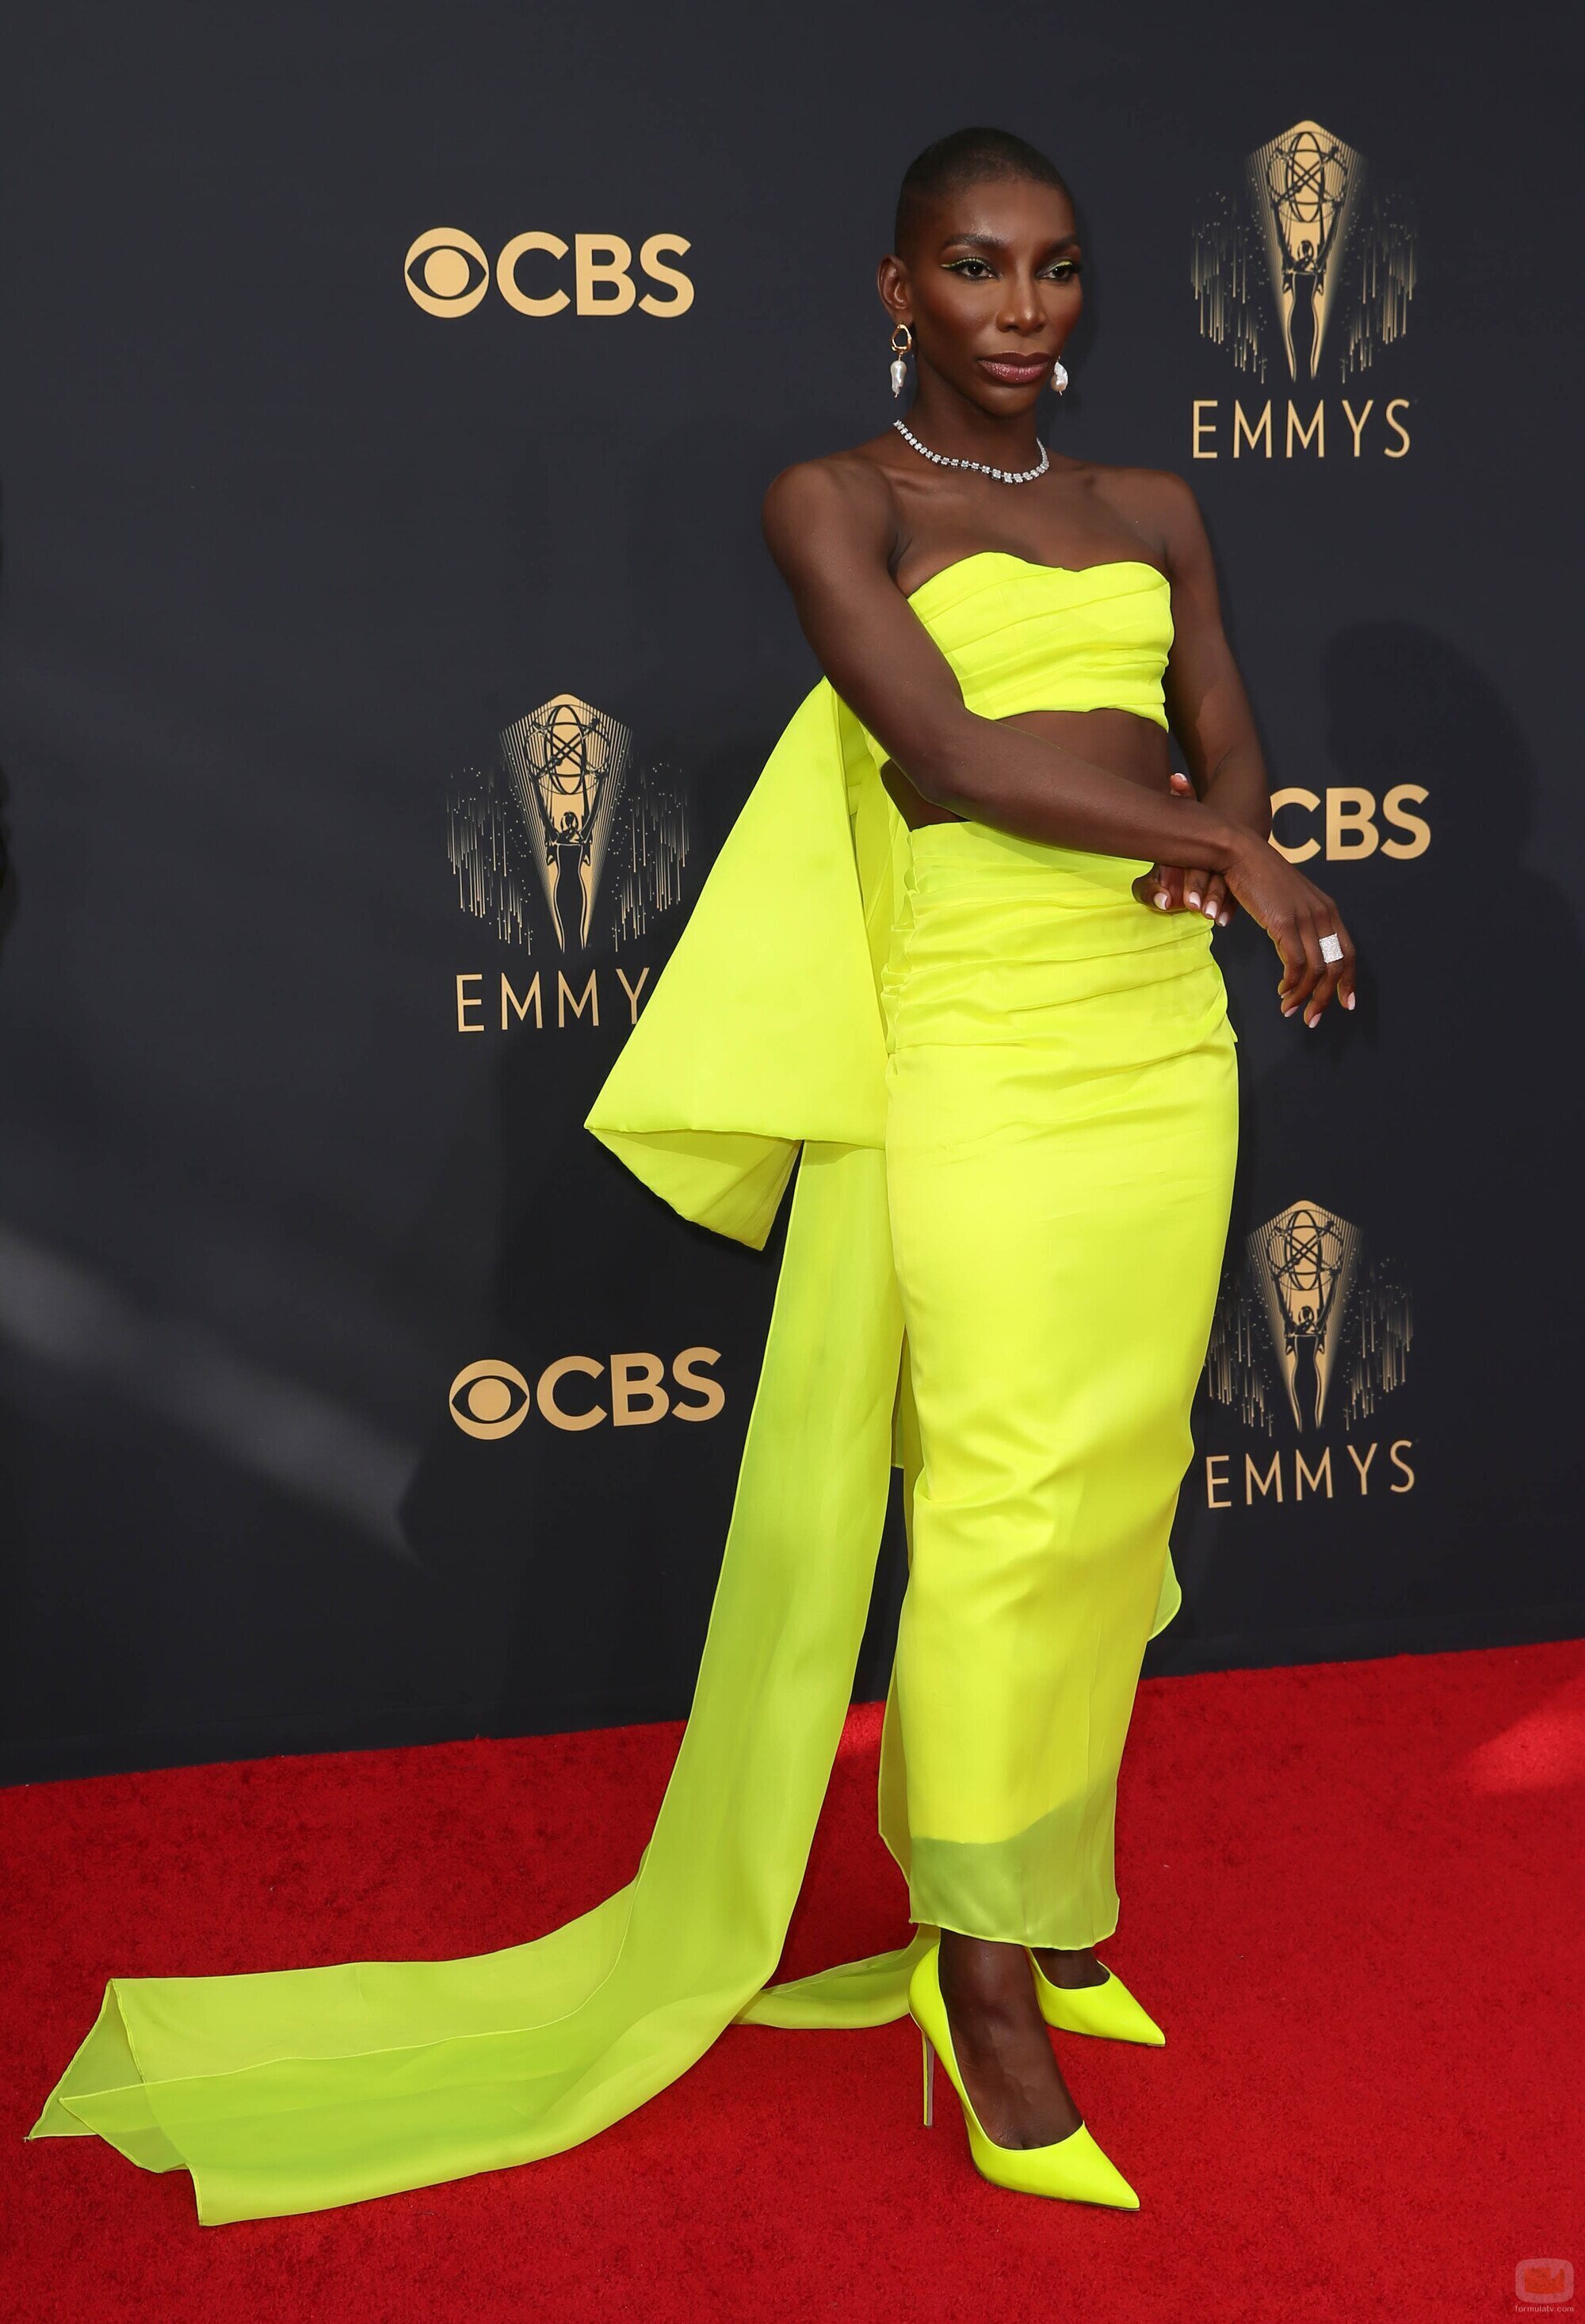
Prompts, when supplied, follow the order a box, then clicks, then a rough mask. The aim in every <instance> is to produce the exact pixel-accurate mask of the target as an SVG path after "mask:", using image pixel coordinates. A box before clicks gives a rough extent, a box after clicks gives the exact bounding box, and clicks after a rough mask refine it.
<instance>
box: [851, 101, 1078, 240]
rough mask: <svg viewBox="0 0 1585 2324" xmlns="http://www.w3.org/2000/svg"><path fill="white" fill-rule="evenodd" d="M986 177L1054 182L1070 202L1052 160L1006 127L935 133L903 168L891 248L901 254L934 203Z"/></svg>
mask: <svg viewBox="0 0 1585 2324" xmlns="http://www.w3.org/2000/svg"><path fill="white" fill-rule="evenodd" d="M987 178H1003V179H1006V178H1023V179H1026V180H1030V181H1032V182H1033V183H1034V184H1036V185H1037V186H1055V188H1056V189H1057V191H1058V192H1059V193H1063V194H1067V198H1068V199H1069V201H1070V202H1071V201H1072V199H1073V196H1072V194H1071V193H1069V192H1068V187H1067V183H1066V180H1064V177H1063V175H1062V172H1061V171H1060V170H1058V168H1057V166H1056V164H1055V161H1048V160H1047V159H1046V155H1045V154H1044V153H1042V152H1041V151H1040V149H1039V147H1038V146H1037V145H1031V144H1030V143H1028V142H1027V139H1025V138H1022V137H1015V136H1014V135H1013V134H1012V132H1011V131H1010V130H1008V129H954V131H953V132H952V134H951V135H950V136H948V137H938V138H937V139H936V141H935V144H934V145H926V148H925V151H924V152H922V153H919V154H916V156H915V157H914V159H913V161H910V162H909V164H908V169H907V170H906V171H905V172H904V174H903V181H902V187H901V190H900V191H899V193H898V198H897V223H896V226H894V228H893V237H894V238H893V242H892V247H893V249H894V250H896V251H897V252H898V254H899V255H900V254H901V253H902V252H903V251H904V250H905V249H906V248H907V246H908V243H909V242H910V240H911V239H912V237H913V235H915V233H916V232H917V227H918V225H919V222H920V220H921V218H922V217H924V215H925V213H926V210H928V209H929V208H932V206H933V205H934V204H935V203H936V202H938V201H941V200H942V199H943V198H945V196H947V195H949V194H958V193H962V192H963V189H964V187H966V186H978V185H981V184H983V182H984V181H985V180H986V179H987Z"/></svg>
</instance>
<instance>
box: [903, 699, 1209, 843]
mask: <svg viewBox="0 0 1585 2324" xmlns="http://www.w3.org/2000/svg"><path fill="white" fill-rule="evenodd" d="M999 723H1000V724H1003V725H1007V726H1021V727H1023V728H1024V729H1026V731H1027V733H1031V734H1038V735H1040V736H1042V737H1043V739H1044V740H1045V741H1046V742H1055V743H1058V744H1060V745H1061V747H1062V748H1063V749H1064V751H1072V752H1074V753H1075V754H1076V755H1077V756H1078V757H1079V758H1082V759H1088V760H1089V761H1090V763H1091V765H1092V766H1095V767H1104V768H1105V769H1106V770H1107V772H1108V773H1109V774H1113V775H1120V777H1121V778H1122V779H1123V780H1124V781H1125V782H1129V783H1138V785H1139V786H1140V788H1142V789H1144V790H1150V791H1163V792H1165V791H1167V790H1169V789H1170V788H1171V783H1170V777H1171V774H1172V753H1171V751H1170V749H1169V747H1168V743H1167V739H1166V732H1165V730H1164V729H1163V728H1161V727H1160V726H1158V725H1157V724H1156V722H1155V720H1154V719H1152V718H1141V717H1139V716H1138V715H1136V713H1135V712H1133V711H1131V710H1020V711H1018V712H1016V713H1015V714H1014V715H1012V716H1011V717H1009V718H1006V719H1003V720H1001V721H1000V722H999ZM880 779H881V781H882V782H883V783H884V784H885V785H886V788H887V790H888V791H889V794H890V796H891V799H892V802H893V804H894V806H895V807H896V808H897V810H898V814H899V815H900V816H902V819H903V821H904V822H905V823H906V824H907V825H908V829H909V830H910V831H917V830H918V828H919V826H920V825H921V824H926V823H962V822H964V821H965V820H967V819H968V818H966V817H964V816H959V815H954V814H953V813H952V811H951V809H950V808H947V807H937V806H936V804H935V801H934V800H933V799H927V798H924V797H922V795H921V794H920V793H919V792H918V791H917V790H916V789H915V788H914V786H913V784H912V783H911V782H910V781H909V780H908V777H907V776H906V775H905V774H904V772H903V770H902V769H901V768H900V767H899V766H898V763H897V761H896V760H895V759H888V761H886V764H885V766H884V767H882V769H881V770H880Z"/></svg>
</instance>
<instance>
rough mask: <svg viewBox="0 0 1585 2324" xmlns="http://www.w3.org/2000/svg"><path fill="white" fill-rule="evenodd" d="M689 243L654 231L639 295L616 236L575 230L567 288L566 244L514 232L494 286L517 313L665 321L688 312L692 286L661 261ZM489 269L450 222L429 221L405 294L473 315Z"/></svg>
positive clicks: (644, 252) (439, 311)
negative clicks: (632, 312)
mask: <svg viewBox="0 0 1585 2324" xmlns="http://www.w3.org/2000/svg"><path fill="white" fill-rule="evenodd" d="M692 246H693V245H692V244H691V243H689V241H688V240H687V236H686V235H680V234H652V235H650V238H649V240H648V241H647V242H645V243H643V244H640V250H639V262H638V263H639V272H640V274H641V275H642V276H644V277H645V279H646V280H647V281H649V282H650V283H651V284H652V285H654V288H653V289H650V290H648V291H645V292H644V293H643V295H642V297H640V293H639V286H638V284H637V283H636V282H635V281H634V280H633V253H632V245H631V243H627V242H624V241H623V240H622V236H621V235H619V234H575V235H574V236H573V238H572V244H571V257H572V269H571V283H572V288H571V289H570V290H568V288H567V281H568V275H567V269H566V268H565V266H564V265H563V264H562V262H563V261H564V260H565V259H566V258H567V255H568V245H567V243H566V242H565V241H564V240H563V239H562V237H561V235H558V234H545V233H542V232H539V231H535V232H532V233H529V234H514V235H512V238H511V241H510V242H509V243H508V244H506V246H505V248H504V249H503V250H502V253H501V255H500V256H499V257H498V258H497V260H496V261H495V265H494V270H493V272H494V277H495V287H496V289H497V290H498V291H500V293H501V295H502V298H503V299H504V300H505V301H506V303H507V305H508V306H509V307H515V308H516V309H517V311H518V313H519V314H520V315H561V314H565V313H566V312H567V309H568V308H569V307H570V308H571V309H573V310H574V312H575V313H576V314H579V315H625V314H626V313H627V312H628V311H629V309H631V308H632V307H634V306H636V307H637V308H638V309H639V310H640V313H641V314H645V315H659V316H660V317H661V318H663V319H669V318H674V317H676V316H677V315H686V314H687V311H688V309H689V308H690V307H691V306H692V305H693V303H694V286H693V283H692V281H690V280H689V278H688V277H687V275H686V274H683V273H681V272H679V271H678V270H677V268H676V267H675V266H668V264H667V263H666V261H667V260H668V258H682V257H684V256H686V254H687V252H688V251H689V250H690V249H691V248H692ZM491 272H492V270H491V265H490V261H489V259H488V258H487V257H486V256H485V254H484V248H483V245H482V244H479V243H476V242H475V240H474V237H473V235H471V234H464V233H463V232H462V231H461V229H460V228H459V227H456V226H431V227H430V228H429V232H428V233H427V234H421V235H419V238H418V240H417V241H416V242H415V243H414V244H412V246H411V248H410V250H409V252H408V254H407V256H406V257H405V258H404V259H403V260H402V262H401V278H402V281H404V282H405V283H406V284H407V287H408V295H409V296H410V298H411V300H413V303H414V304H415V306H419V307H421V308H422V309H423V310H424V312H425V314H426V315H443V316H450V315H471V314H472V313H473V311H474V309H475V307H476V306H477V305H478V304H479V301H480V300H482V299H483V297H484V293H485V291H488V289H489V288H490V277H491Z"/></svg>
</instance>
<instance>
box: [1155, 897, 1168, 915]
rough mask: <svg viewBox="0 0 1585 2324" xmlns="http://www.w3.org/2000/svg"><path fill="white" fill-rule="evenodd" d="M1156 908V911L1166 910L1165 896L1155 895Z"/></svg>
mask: <svg viewBox="0 0 1585 2324" xmlns="http://www.w3.org/2000/svg"><path fill="white" fill-rule="evenodd" d="M1156 910H1157V911H1158V912H1165V911H1166V897H1165V896H1157V898H1156Z"/></svg>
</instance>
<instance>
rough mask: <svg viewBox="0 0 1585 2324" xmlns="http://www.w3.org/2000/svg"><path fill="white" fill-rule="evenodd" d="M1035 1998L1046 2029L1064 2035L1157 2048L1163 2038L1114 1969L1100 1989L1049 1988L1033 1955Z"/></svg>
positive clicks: (1157, 2026)
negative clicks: (1096, 2036)
mask: <svg viewBox="0 0 1585 2324" xmlns="http://www.w3.org/2000/svg"><path fill="white" fill-rule="evenodd" d="M1029 1967H1030V1968H1031V1969H1033V1970H1034V1972H1035V1998H1036V2000H1037V2002H1038V2003H1039V2004H1040V2015H1041V2016H1042V2017H1044V2018H1045V2020H1046V2024H1048V2025H1055V2026H1056V2027H1057V2029H1058V2030H1059V2032H1061V2033H1095V2034H1099V2035H1100V2036H1101V2038H1102V2039H1103V2040H1106V2041H1111V2042H1147V2043H1150V2044H1152V2046H1153V2047H1156V2048H1159V2047H1160V2046H1161V2044H1162V2043H1165V2042H1166V2034H1165V2033H1163V2032H1162V2030H1161V2028H1160V2026H1159V2025H1158V2024H1156V2020H1155V2019H1154V2017H1152V2016H1151V2015H1149V2013H1148V2012H1147V2010H1145V2009H1143V2008H1141V2006H1140V2005H1139V2004H1138V2002H1137V2001H1136V2000H1135V1999H1134V1997H1133V1995H1132V1994H1131V1993H1130V1992H1129V1988H1128V1987H1127V1986H1126V1985H1125V1984H1124V1983H1123V1981H1122V1979H1121V1978H1120V1977H1119V1975H1118V1973H1117V1971H1116V1969H1108V1970H1107V1972H1106V1976H1105V1978H1104V1979H1103V1981H1102V1982H1101V1984H1100V1985H1053V1984H1052V1982H1051V1979H1050V1978H1048V1977H1047V1976H1046V1974H1045V1972H1044V1970H1043V1969H1041V1967H1040V1964H1039V1962H1038V1961H1037V1960H1036V1958H1035V1956H1034V1954H1033V1953H1032V1952H1031V1953H1030V1955H1029Z"/></svg>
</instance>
